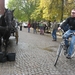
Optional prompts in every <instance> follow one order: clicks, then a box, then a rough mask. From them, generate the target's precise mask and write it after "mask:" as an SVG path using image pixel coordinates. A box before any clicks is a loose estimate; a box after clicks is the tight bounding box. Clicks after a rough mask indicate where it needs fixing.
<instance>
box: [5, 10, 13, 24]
mask: <svg viewBox="0 0 75 75" xmlns="http://www.w3.org/2000/svg"><path fill="white" fill-rule="evenodd" d="M5 20H6V22H7V24H10V23H11V22H12V20H13V10H9V9H6V10H5Z"/></svg>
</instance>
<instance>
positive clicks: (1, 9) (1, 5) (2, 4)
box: [0, 0, 5, 15]
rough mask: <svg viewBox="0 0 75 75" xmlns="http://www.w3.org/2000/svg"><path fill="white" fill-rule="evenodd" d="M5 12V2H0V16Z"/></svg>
mask: <svg viewBox="0 0 75 75" xmlns="http://www.w3.org/2000/svg"><path fill="white" fill-rule="evenodd" d="M4 11H5V0H0V15H3V14H4Z"/></svg>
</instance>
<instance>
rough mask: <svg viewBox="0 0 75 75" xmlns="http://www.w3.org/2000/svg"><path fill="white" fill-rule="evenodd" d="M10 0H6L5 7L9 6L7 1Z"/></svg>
mask: <svg viewBox="0 0 75 75" xmlns="http://www.w3.org/2000/svg"><path fill="white" fill-rule="evenodd" d="M8 1H9V0H5V7H6V8H7V3H8Z"/></svg>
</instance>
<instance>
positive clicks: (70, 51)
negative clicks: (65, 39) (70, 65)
mask: <svg viewBox="0 0 75 75" xmlns="http://www.w3.org/2000/svg"><path fill="white" fill-rule="evenodd" d="M74 44H75V36H72V38H71V42H70V46H69V50H68V55H69V56H71V55H72V54H73V53H74Z"/></svg>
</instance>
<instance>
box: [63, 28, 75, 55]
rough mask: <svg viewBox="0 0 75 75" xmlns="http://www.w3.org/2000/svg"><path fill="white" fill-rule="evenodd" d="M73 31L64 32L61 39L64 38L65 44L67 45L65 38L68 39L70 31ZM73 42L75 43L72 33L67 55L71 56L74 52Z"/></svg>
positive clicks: (71, 31) (74, 36)
mask: <svg viewBox="0 0 75 75" xmlns="http://www.w3.org/2000/svg"><path fill="white" fill-rule="evenodd" d="M73 32H74V33H75V30H70V29H69V30H68V31H67V32H65V33H64V35H63V39H64V40H65V45H66V46H68V45H69V42H68V40H67V39H69V37H70V36H71V35H70V33H73ZM74 44H75V35H72V38H71V41H70V45H69V48H68V55H69V56H71V55H72V54H73V52H74Z"/></svg>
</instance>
